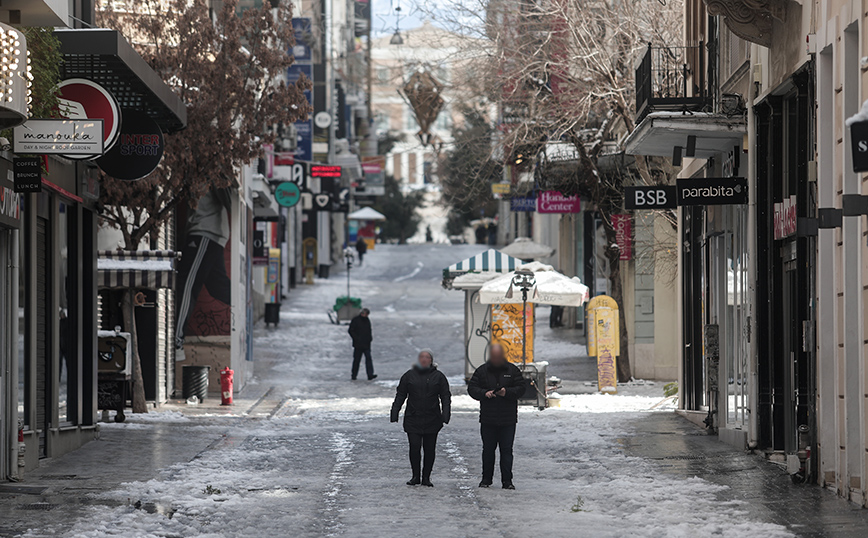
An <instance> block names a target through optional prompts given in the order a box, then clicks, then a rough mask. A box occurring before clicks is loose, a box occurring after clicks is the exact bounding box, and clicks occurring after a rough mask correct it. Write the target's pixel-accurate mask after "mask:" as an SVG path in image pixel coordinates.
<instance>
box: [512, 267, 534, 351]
mask: <svg viewBox="0 0 868 538" xmlns="http://www.w3.org/2000/svg"><path fill="white" fill-rule="evenodd" d="M535 285H536V279H535V278H534V276H533V271H531V270H529V269H517V270H516V271H515V275H514V276H513V277H512V282H510V283H509V289H508V290H506V298H507V299H512V288H513V286H514V287H516V288H518V289H520V290H521V303H522V305H521V364H522V366H526V365H527V293H528V292H529V291H530V290H532V289H533V287H534V286H535Z"/></svg>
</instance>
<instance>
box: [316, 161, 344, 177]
mask: <svg viewBox="0 0 868 538" xmlns="http://www.w3.org/2000/svg"><path fill="white" fill-rule="evenodd" d="M310 177H341V167H340V166H334V165H326V164H312V165H310Z"/></svg>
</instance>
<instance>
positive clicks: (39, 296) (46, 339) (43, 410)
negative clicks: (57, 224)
mask: <svg viewBox="0 0 868 538" xmlns="http://www.w3.org/2000/svg"><path fill="white" fill-rule="evenodd" d="M49 244H50V243H49V236H48V220H46V219H43V218H37V219H36V428H37V429H38V430H40V432H41V433H40V434H39V457H40V458H44V457H46V451H45V438H46V435H47V433H48V421H49V420H50V416H49V411H48V410H49V409H50V407H49V388H50V387H49V384H48V381H49V379H50V378H49V377H48V376H49V372H50V368H49V361H50V360H51V353H50V351H51V347H50V342H51V334H50V331H51V328H50V325H49V317H48V301H49V298H50V297H51V295H50V289H49V281H48V275H49V272H50V271H49V268H50V258H49V256H48V247H49Z"/></svg>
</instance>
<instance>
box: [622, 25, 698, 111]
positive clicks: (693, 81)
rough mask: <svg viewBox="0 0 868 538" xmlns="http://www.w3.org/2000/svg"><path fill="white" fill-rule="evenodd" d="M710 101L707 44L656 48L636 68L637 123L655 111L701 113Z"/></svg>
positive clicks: (649, 50) (650, 47)
mask: <svg viewBox="0 0 868 538" xmlns="http://www.w3.org/2000/svg"><path fill="white" fill-rule="evenodd" d="M709 104H710V94H709V92H708V90H707V88H706V80H705V51H704V46H703V43H702V42H701V41H700V42H699V45H697V46H693V47H654V46H652V45H651V44H649V45H648V50H647V51H646V52H645V55H644V56H643V57H642V60H641V62H640V63H639V66H638V67H637V68H636V123H637V124H638V123H639V122H641V121H642V120H643V119H644V118H645V116H647V115H648V114H649V113H650V112H652V111H682V112H698V111H701V110H703V109H705V108H706V107H707V106H708V105H709Z"/></svg>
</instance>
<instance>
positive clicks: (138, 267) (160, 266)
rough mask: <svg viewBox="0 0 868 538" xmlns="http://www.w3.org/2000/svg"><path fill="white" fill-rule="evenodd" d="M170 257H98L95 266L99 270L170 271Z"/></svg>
mask: <svg viewBox="0 0 868 538" xmlns="http://www.w3.org/2000/svg"><path fill="white" fill-rule="evenodd" d="M172 261H173V260H172V259H166V260H135V259H133V260H114V259H107V258H98V259H97V261H96V267H97V269H98V270H100V271H118V270H121V271H172V270H173V269H174V267H173V266H172Z"/></svg>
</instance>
